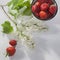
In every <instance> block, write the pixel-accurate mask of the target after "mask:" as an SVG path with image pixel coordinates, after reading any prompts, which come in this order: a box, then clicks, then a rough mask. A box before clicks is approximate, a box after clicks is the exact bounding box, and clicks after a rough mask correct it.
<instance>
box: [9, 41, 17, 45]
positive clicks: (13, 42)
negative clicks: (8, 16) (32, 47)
mask: <svg viewBox="0 0 60 60" xmlns="http://www.w3.org/2000/svg"><path fill="white" fill-rule="evenodd" d="M9 44H10V45H12V46H16V45H17V41H16V40H11V41H10V42H9Z"/></svg>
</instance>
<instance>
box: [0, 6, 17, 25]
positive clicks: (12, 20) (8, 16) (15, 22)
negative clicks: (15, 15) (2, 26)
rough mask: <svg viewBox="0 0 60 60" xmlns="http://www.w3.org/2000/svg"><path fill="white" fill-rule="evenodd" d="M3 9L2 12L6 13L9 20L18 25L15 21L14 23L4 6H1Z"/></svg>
mask: <svg viewBox="0 0 60 60" xmlns="http://www.w3.org/2000/svg"><path fill="white" fill-rule="evenodd" d="M1 7H2V10H3V11H4V13H5V14H6V15H7V16H8V18H9V19H10V20H11V21H12V22H13V23H14V24H15V25H17V23H16V22H15V21H13V19H12V18H11V17H10V16H9V15H8V14H7V12H6V11H5V9H4V6H1Z"/></svg>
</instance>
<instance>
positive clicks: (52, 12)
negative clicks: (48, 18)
mask: <svg viewBox="0 0 60 60" xmlns="http://www.w3.org/2000/svg"><path fill="white" fill-rule="evenodd" d="M56 11H57V6H55V5H50V8H49V12H50V13H51V14H55V13H56Z"/></svg>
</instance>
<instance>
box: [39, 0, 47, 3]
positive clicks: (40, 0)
mask: <svg viewBox="0 0 60 60" xmlns="http://www.w3.org/2000/svg"><path fill="white" fill-rule="evenodd" d="M46 1H47V0H38V2H40V3H46Z"/></svg>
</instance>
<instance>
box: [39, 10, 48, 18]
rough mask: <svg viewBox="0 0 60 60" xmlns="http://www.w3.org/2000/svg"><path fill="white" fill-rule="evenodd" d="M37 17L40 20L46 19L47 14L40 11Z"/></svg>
mask: <svg viewBox="0 0 60 60" xmlns="http://www.w3.org/2000/svg"><path fill="white" fill-rule="evenodd" d="M39 16H40V18H41V19H47V17H48V16H47V13H46V12H45V11H40V13H39Z"/></svg>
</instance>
